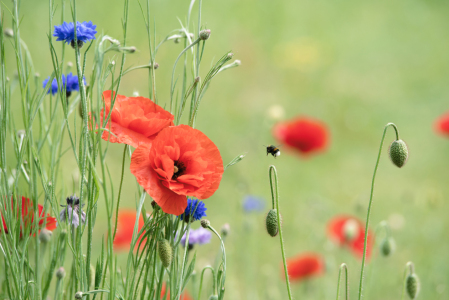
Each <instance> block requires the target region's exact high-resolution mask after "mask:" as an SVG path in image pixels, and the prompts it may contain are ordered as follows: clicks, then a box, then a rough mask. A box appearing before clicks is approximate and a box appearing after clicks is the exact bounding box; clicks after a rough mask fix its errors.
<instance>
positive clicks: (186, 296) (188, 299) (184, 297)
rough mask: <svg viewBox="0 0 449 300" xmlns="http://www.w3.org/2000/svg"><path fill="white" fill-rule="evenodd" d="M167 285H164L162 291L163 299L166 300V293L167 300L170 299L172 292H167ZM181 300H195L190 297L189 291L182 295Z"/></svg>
mask: <svg viewBox="0 0 449 300" xmlns="http://www.w3.org/2000/svg"><path fill="white" fill-rule="evenodd" d="M166 289H167V287H166V284H165V282H164V284H163V285H162V290H161V299H163V298H164V295H165V292H167V298H166V299H170V290H168V291H167V290H166ZM179 300H193V298H192V297H191V296H190V295H189V293H187V291H184V293H182V295H181V296H180V297H179Z"/></svg>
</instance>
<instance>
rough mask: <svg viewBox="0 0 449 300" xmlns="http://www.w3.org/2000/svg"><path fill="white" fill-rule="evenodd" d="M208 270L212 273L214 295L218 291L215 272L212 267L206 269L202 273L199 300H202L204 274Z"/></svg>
mask: <svg viewBox="0 0 449 300" xmlns="http://www.w3.org/2000/svg"><path fill="white" fill-rule="evenodd" d="M207 269H209V270H210V271H211V272H212V279H213V280H212V282H213V290H214V293H215V291H216V287H215V270H214V268H212V267H211V266H207V267H204V268H203V271H202V272H201V278H200V289H199V290H198V299H201V290H202V289H203V277H204V272H206V270H207Z"/></svg>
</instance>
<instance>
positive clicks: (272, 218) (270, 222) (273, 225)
mask: <svg viewBox="0 0 449 300" xmlns="http://www.w3.org/2000/svg"><path fill="white" fill-rule="evenodd" d="M266 225H267V232H268V234H269V235H271V236H272V237H275V236H277V235H278V232H279V228H278V216H277V210H276V209H270V211H269V212H268V214H267V218H266Z"/></svg>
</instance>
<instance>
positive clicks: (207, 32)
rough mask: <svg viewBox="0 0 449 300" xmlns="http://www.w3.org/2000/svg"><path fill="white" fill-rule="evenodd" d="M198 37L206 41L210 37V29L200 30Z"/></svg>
mask: <svg viewBox="0 0 449 300" xmlns="http://www.w3.org/2000/svg"><path fill="white" fill-rule="evenodd" d="M199 37H200V39H202V40H203V41H205V40H207V39H208V38H209V37H210V29H204V30H201V31H200V34H199Z"/></svg>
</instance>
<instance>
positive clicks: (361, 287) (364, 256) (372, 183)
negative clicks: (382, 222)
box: [358, 123, 399, 300]
mask: <svg viewBox="0 0 449 300" xmlns="http://www.w3.org/2000/svg"><path fill="white" fill-rule="evenodd" d="M389 126H392V127H393V128H394V130H395V132H396V139H399V132H398V128H397V127H396V125H395V124H393V123H388V124H387V125H385V128H384V132H383V134H382V139H381V140H380V147H379V153H378V155H377V161H376V166H375V167H374V173H373V179H372V181H371V193H370V198H369V204H368V212H367V216H366V224H365V239H364V241H363V258H362V267H361V271H360V284H359V298H358V299H359V300H360V299H362V289H363V274H364V271H365V260H366V243H367V239H368V227H369V218H370V216H371V205H372V203H373V194H374V181H375V179H376V174H377V169H378V167H379V161H380V155H381V153H382V146H383V144H384V140H385V134H386V133H387V129H388V127H389Z"/></svg>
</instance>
